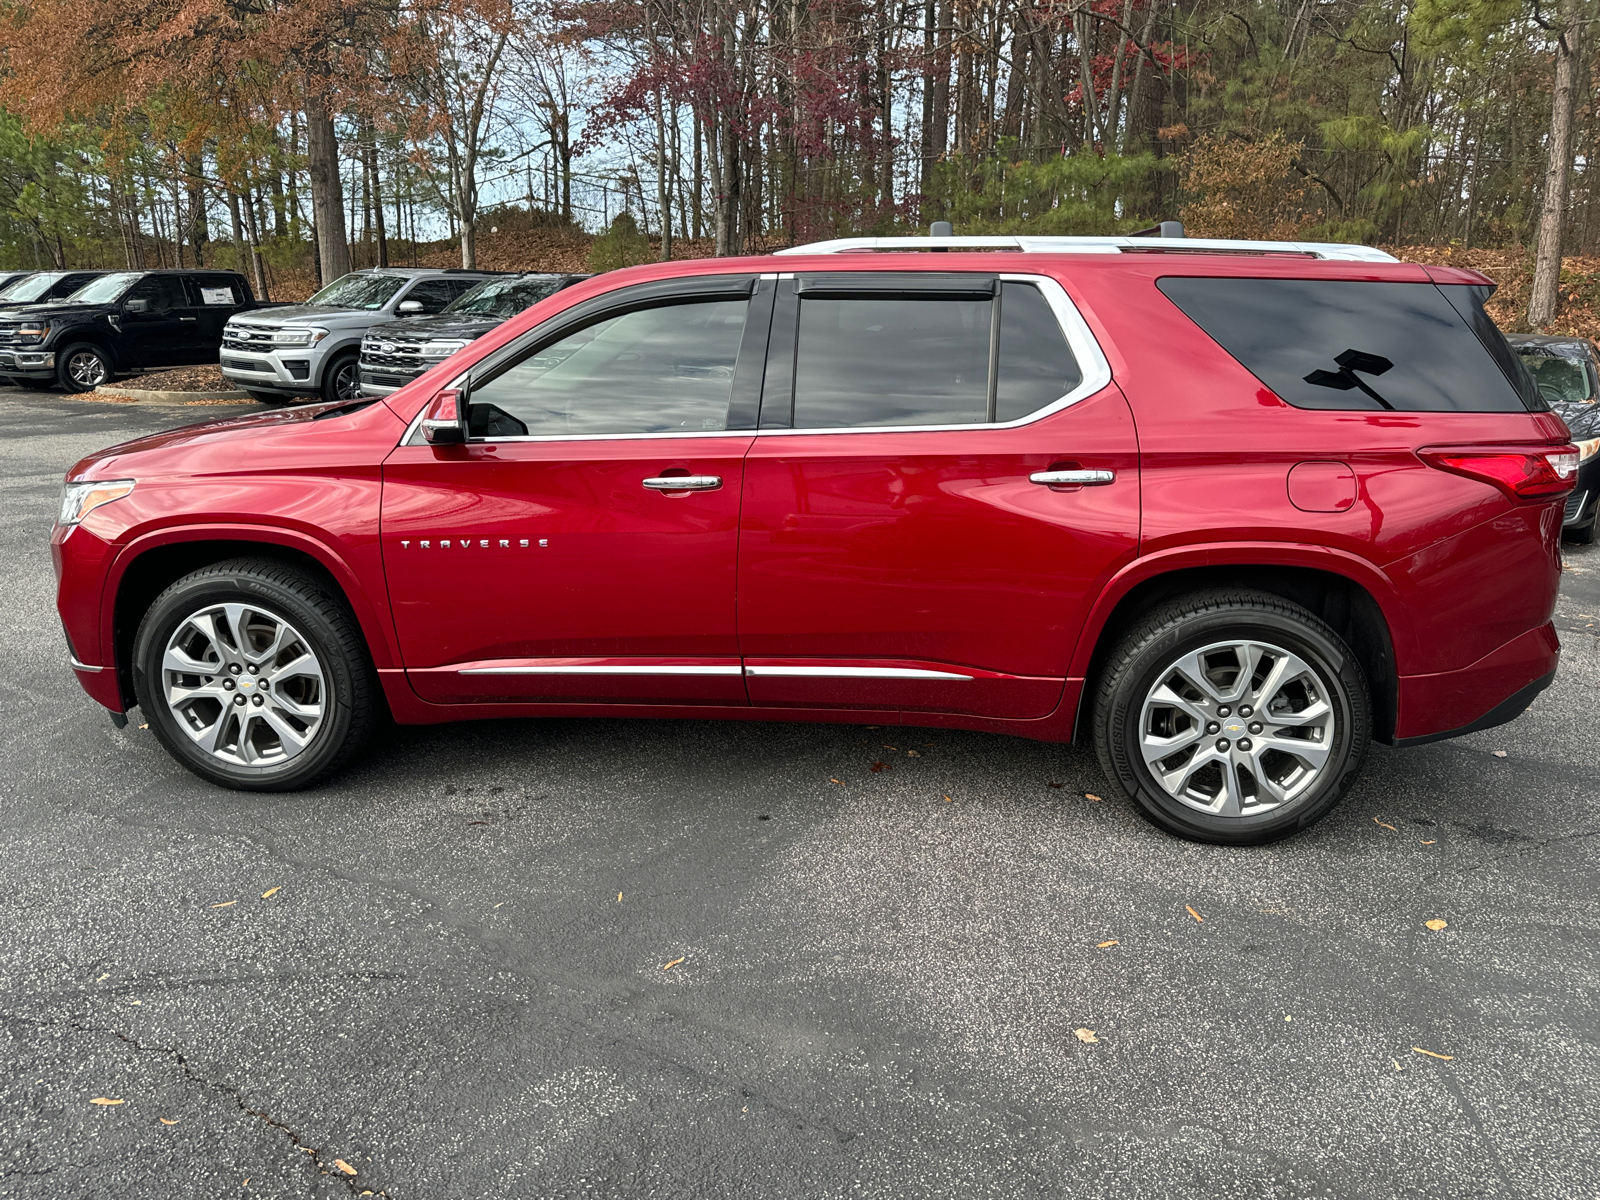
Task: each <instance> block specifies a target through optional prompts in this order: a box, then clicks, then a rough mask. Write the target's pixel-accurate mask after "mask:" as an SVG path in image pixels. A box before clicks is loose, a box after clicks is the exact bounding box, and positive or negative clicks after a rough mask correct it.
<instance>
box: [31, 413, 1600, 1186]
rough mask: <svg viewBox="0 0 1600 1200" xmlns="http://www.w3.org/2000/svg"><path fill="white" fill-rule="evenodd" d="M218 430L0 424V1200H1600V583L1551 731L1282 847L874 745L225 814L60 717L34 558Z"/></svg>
mask: <svg viewBox="0 0 1600 1200" xmlns="http://www.w3.org/2000/svg"><path fill="white" fill-rule="evenodd" d="M233 411H238V410H231V409H223V410H206V409H175V408H161V409H148V408H144V407H142V406H129V405H110V404H102V403H93V402H87V401H83V400H79V399H76V398H70V397H64V396H59V395H49V396H44V395H39V394H32V393H20V392H15V391H12V390H9V389H5V390H0V495H3V503H0V589H3V594H4V597H5V604H4V612H5V615H6V630H5V634H4V637H3V638H0V710H3V711H0V716H3V729H4V733H3V735H0V1196H5V1197H11V1196H26V1197H62V1198H67V1197H72V1198H76V1197H117V1198H127V1197H142V1196H159V1197H224V1196H234V1195H238V1196H246V1197H248V1196H268V1197H300V1196H312V1197H340V1196H348V1195H364V1194H368V1193H369V1192H370V1193H371V1194H374V1195H387V1196H391V1197H396V1198H406V1200H412V1198H416V1200H452V1198H458V1197H460V1198H465V1197H536V1196H537V1197H545V1196H549V1197H556V1196H562V1197H564V1196H651V1197H658V1196H659V1197H752V1198H757V1197H759V1198H768V1197H786V1196H794V1197H822V1196H828V1197H834V1196H862V1197H927V1196H941V1197H942V1196H949V1197H962V1198H973V1197H987V1196H995V1197H1019V1196H1072V1197H1118V1198H1127V1197H1145V1196H1149V1197H1157V1196H1159V1197H1173V1196H1206V1197H1251V1198H1255V1197H1262V1198H1266V1197H1273V1198H1277V1197H1295V1198H1298V1197H1312V1196H1318V1197H1320V1196H1338V1197H1375V1198H1376V1197H1393V1196H1440V1197H1452V1198H1456V1197H1471V1196H1495V1197H1529V1198H1534V1197H1538V1198H1547V1197H1551V1198H1553V1197H1594V1196H1596V1195H1600V1182H1597V1181H1600V1012H1597V1003H1600V990H1597V985H1600V950H1597V947H1600V939H1597V936H1596V932H1597V927H1600V903H1597V901H1596V898H1595V897H1596V892H1597V890H1600V868H1597V865H1596V862H1597V854H1596V851H1597V848H1600V814H1597V813H1596V811H1595V810H1596V798H1597V795H1600V783H1597V770H1596V757H1597V756H1596V753H1595V742H1596V732H1595V731H1596V718H1595V714H1596V711H1597V701H1600V670H1597V666H1600V657H1597V650H1596V646H1597V634H1600V553H1597V552H1595V551H1593V550H1590V549H1588V548H1576V547H1569V559H1568V560H1569V566H1570V571H1569V573H1568V575H1567V577H1566V583H1565V586H1564V589H1563V596H1562V600H1561V604H1560V608H1559V610H1558V616H1557V621H1558V625H1559V626H1560V628H1561V631H1562V641H1563V645H1564V656H1563V663H1562V668H1561V672H1560V674H1559V676H1558V678H1557V682H1556V684H1555V686H1554V687H1553V688H1551V689H1550V690H1549V691H1547V692H1546V693H1545V694H1544V695H1543V696H1542V697H1541V698H1540V699H1539V700H1538V701H1537V702H1536V703H1535V705H1534V707H1533V708H1532V710H1530V711H1529V712H1528V713H1527V714H1526V715H1524V716H1523V717H1522V718H1521V719H1520V720H1518V721H1517V722H1515V723H1514V724H1512V725H1510V726H1506V727H1503V728H1501V729H1497V730H1490V731H1486V732H1483V733H1479V734H1475V735H1472V736H1469V737H1466V738H1463V739H1460V740H1458V741H1453V742H1445V743H1438V744H1434V745H1430V746H1426V747H1422V748H1418V749H1413V750H1407V751H1392V750H1388V749H1384V748H1382V747H1374V748H1373V750H1372V752H1371V755H1370V757H1369V760H1368V769H1367V772H1366V774H1365V776H1364V778H1363V780H1362V782H1361V783H1360V784H1359V785H1358V787H1357V789H1356V790H1355V792H1354V793H1353V794H1352V795H1351V796H1350V797H1349V798H1348V799H1347V800H1346V801H1345V803H1344V804H1343V806H1342V807H1341V808H1340V809H1339V810H1338V811H1336V812H1335V814H1334V815H1333V816H1331V817H1330V818H1329V819H1327V820H1326V821H1324V822H1323V823H1322V824H1321V825H1320V826H1318V827H1317V828H1316V829H1314V830H1313V831H1311V832H1310V833H1308V834H1304V835H1301V836H1299V837H1296V838H1294V839H1291V840H1289V841H1287V842H1284V843H1280V844H1278V845H1276V846H1271V847H1267V848H1264V849H1253V850H1225V849H1216V848H1211V847H1200V846H1194V845H1189V844H1186V843H1183V842H1178V841H1174V840H1172V839H1171V838H1168V837H1166V836H1164V835H1162V834H1161V833H1159V832H1157V831H1156V830H1155V829H1154V828H1153V827H1152V826H1150V825H1148V824H1146V823H1145V822H1144V821H1142V820H1140V819H1139V818H1138V817H1137V816H1136V815H1135V814H1134V813H1133V812H1132V811H1131V810H1129V809H1128V808H1125V807H1123V806H1121V805H1119V804H1117V803H1114V802H1112V801H1110V800H1104V801H1101V800H1098V799H1096V798H1094V797H1096V796H1098V795H1100V794H1102V793H1104V792H1105V791H1106V788H1105V785H1104V783H1103V781H1102V779H1101V776H1100V773H1099V770H1098V767H1097V766H1096V765H1095V762H1094V759H1093V755H1092V753H1091V752H1089V751H1088V750H1086V749H1084V748H1079V747H1057V746H1048V745H1040V744H1035V743H1031V742H1024V741H1018V740H1013V739H1008V738H1003V737H999V736H992V735H985V734H976V733H953V732H947V731H932V730H927V731H924V730H913V729H904V728H900V729H894V730H887V729H869V728H864V727H861V726H814V725H798V724H797V725H753V724H752V725H739V724H714V723H669V722H647V721H590V722H576V721H550V722H543V723H532V722H527V723H517V722H497V723H486V724H476V725H459V726H446V727H436V728H427V729H420V730H418V729H413V730H404V731H400V732H398V733H395V734H392V735H388V736H386V737H385V739H384V740H383V742H382V743H381V744H380V745H379V746H378V747H377V749H376V751H375V752H374V753H373V754H372V755H371V756H370V757H369V758H367V759H366V760H365V761H364V762H363V763H362V764H360V765H359V766H357V767H356V768H355V769H353V770H351V771H349V772H347V773H346V774H345V775H343V776H342V777H340V778H338V779H337V780H335V781H334V782H333V783H331V784H329V785H326V786H324V787H321V788H318V789H316V790H313V791H309V792H304V793H299V794H295V795H290V796H262V795H248V794H242V793H235V792H228V791H223V790H220V789H217V788H213V787H211V786H209V785H207V784H204V783H202V782H201V781H199V780H198V779H196V778H195V777H193V776H191V775H189V774H188V773H187V772H186V771H184V770H182V769H181V768H180V767H178V766H177V765H176V764H175V763H174V762H173V761H172V760H171V759H169V758H168V757H167V756H166V754H165V753H164V752H163V751H162V750H161V748H160V747H159V745H158V744H157V743H156V742H155V739H154V738H153V737H152V736H151V735H150V733H149V731H148V730H142V729H140V728H138V721H137V718H136V719H135V721H134V722H133V723H132V724H130V726H129V727H128V728H127V729H125V730H121V731H118V730H116V729H114V728H113V727H112V726H111V723H110V722H109V721H108V720H107V719H106V717H105V714H104V712H103V711H102V710H101V709H100V708H99V707H98V706H97V705H95V704H94V703H93V702H91V701H90V700H89V699H88V698H87V697H86V696H84V695H83V693H82V692H81V690H80V689H79V688H78V686H77V683H76V682H75V680H74V679H73V677H72V674H71V672H70V671H69V670H68V669H67V665H66V651H65V648H64V646H63V643H62V639H61V633H60V627H59V623H58V621H57V618H56V615H55V611H54V582H53V578H52V574H51V568H50V557H49V548H48V544H47V543H48V531H49V527H50V523H51V519H52V517H53V515H54V510H55V507H56V503H57V496H58V490H59V485H60V479H61V475H62V472H63V471H64V470H65V468H66V467H67V466H68V465H70V464H71V463H72V462H74V461H75V460H76V459H77V458H79V457H80V456H82V455H83V454H85V453H88V452H90V451H92V450H95V449H97V448H99V447H101V446H104V445H107V444H110V443H113V442H116V441H120V440H123V439H126V438H128V437H131V436H134V435H136V434H138V433H142V432H146V431H150V430H154V429H157V428H163V427H166V426H169V425H173V424H178V423H182V422H187V421H189V420H193V419H196V418H204V417H207V416H210V415H214V413H215V412H233ZM912 751H915V752H916V753H915V754H914V755H913V754H912V753H911V752H912ZM1496 751H1504V752H1505V753H1504V757H1497V756H1496V754H1495V752H1496ZM878 763H881V764H884V765H883V766H882V767H880V768H879V769H878V770H873V766H874V764H878ZM832 779H837V780H841V781H843V786H840V785H839V784H836V783H833V782H830V780H832ZM1086 794H1087V795H1086ZM946 797H950V800H949V801H948V802H947V801H946ZM1191 910H1192V913H1191ZM1200 918H1203V920H1202V919H1200ZM1430 920H1442V921H1445V922H1446V923H1447V925H1446V927H1445V928H1443V929H1439V930H1432V929H1429V928H1428V927H1427V925H1426V924H1425V923H1426V922H1428V921H1430ZM674 962H676V965H674V966H672V967H671V969H664V967H666V966H667V965H668V964H673V963H674ZM1423 1051H1426V1052H1429V1053H1423ZM96 1099H105V1100H117V1101H120V1103H117V1104H96V1103H94V1101H95V1100H96Z"/></svg>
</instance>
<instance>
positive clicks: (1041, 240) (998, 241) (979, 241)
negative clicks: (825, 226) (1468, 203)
mask: <svg viewBox="0 0 1600 1200" xmlns="http://www.w3.org/2000/svg"><path fill="white" fill-rule="evenodd" d="M881 250H1020V251H1022V252H1023V253H1024V254H1151V253H1156V254H1261V255H1280V254H1292V255H1295V256H1297V257H1300V258H1328V259H1344V260H1346V261H1353V262H1398V261H1399V260H1398V259H1397V258H1395V256H1394V255H1392V254H1389V253H1388V252H1386V251H1383V250H1377V249H1374V248H1373V247H1371V246H1356V245H1351V244H1346V243H1341V242H1252V241H1246V240H1244V239H1235V238H1159V237H1034V236H1032V235H1027V236H1011V235H1009V234H1005V235H996V236H988V237H853V238H835V239H834V240H833V241H829V242H812V243H810V244H809V245H805V246H790V247H789V248H788V249H785V250H777V251H774V253H776V254H847V253H850V252H852V251H881Z"/></svg>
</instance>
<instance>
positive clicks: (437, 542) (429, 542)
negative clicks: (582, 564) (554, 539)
mask: <svg viewBox="0 0 1600 1200" xmlns="http://www.w3.org/2000/svg"><path fill="white" fill-rule="evenodd" d="M531 540H532V539H530V538H477V539H473V538H422V539H417V538H401V539H400V549H402V550H409V549H411V544H412V542H416V544H417V548H418V549H419V550H432V549H434V548H435V547H437V548H438V549H440V550H471V549H472V548H473V547H474V546H476V547H477V548H478V549H479V550H492V549H495V548H498V549H501V550H510V549H512V544H513V542H514V543H515V548H516V549H518V550H526V549H528V546H529V543H530V541H531ZM539 545H540V546H548V545H550V539H549V538H540V539H539Z"/></svg>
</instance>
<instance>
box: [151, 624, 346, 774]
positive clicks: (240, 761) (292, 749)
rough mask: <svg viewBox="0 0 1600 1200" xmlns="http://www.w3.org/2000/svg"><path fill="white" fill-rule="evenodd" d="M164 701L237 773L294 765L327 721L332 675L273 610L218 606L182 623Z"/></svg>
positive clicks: (170, 647) (168, 662)
mask: <svg viewBox="0 0 1600 1200" xmlns="http://www.w3.org/2000/svg"><path fill="white" fill-rule="evenodd" d="M161 695H162V697H163V699H165V701H166V704H167V707H168V709H169V710H170V711H171V713H172V716H173V718H174V719H175V720H176V722H177V725H178V728H179V729H181V730H182V731H183V732H184V733H185V734H187V735H188V737H189V738H190V739H191V740H192V741H193V742H194V744H195V746H196V747H198V748H199V749H200V750H201V751H203V752H204V753H206V754H208V755H210V756H212V757H213V758H216V759H219V760H221V761H222V762H226V763H230V764H233V765H234V766H245V767H264V766H273V765H276V764H279V763H284V762H287V761H288V760H289V759H292V758H294V757H296V756H297V755H299V754H300V753H301V752H302V751H304V750H305V749H306V747H307V746H309V745H310V744H311V742H312V741H313V739H315V737H316V736H317V732H318V730H319V729H321V727H322V724H323V720H324V717H325V716H326V715H327V703H328V700H327V697H328V682H327V672H326V671H325V670H324V667H323V664H322V663H321V662H320V661H319V659H318V658H317V655H316V652H315V651H314V650H313V649H312V647H311V643H310V642H309V641H308V640H307V639H306V638H305V637H304V636H303V635H302V634H301V633H300V631H299V630H298V629H296V628H295V627H294V626H293V625H291V624H290V623H289V622H288V621H286V620H284V619H283V617H281V616H279V615H278V614H277V613H275V612H272V611H271V610H270V609H266V608H262V607H259V606H256V605H250V604H213V605H209V606H207V607H205V608H202V609H199V610H198V611H196V612H194V613H191V614H190V615H189V616H187V617H185V618H184V619H183V620H182V621H180V622H179V623H178V626H177V628H176V629H175V630H174V631H173V633H172V636H171V637H170V638H169V639H168V640H167V646H166V650H165V651H164V653H163V654H162V658H161Z"/></svg>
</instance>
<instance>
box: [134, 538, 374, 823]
mask: <svg viewBox="0 0 1600 1200" xmlns="http://www.w3.org/2000/svg"><path fill="white" fill-rule="evenodd" d="M133 682H134V690H135V692H136V693H137V695H138V698H139V706H140V708H142V709H143V710H144V713H145V718H146V720H147V721H148V722H149V724H150V728H151V729H152V730H153V731H154V732H155V735H156V736H157V737H158V738H160V739H161V742H162V744H163V745H165V746H166V748H167V750H168V751H169V752H171V754H172V755H173V757H174V758H176V759H177V760H178V761H179V762H181V763H183V765H184V766H186V767H188V768H189V769H190V770H191V771H193V772H194V773H195V774H196V775H199V776H201V777H202V778H204V779H209V780H211V781H212V782H213V783H219V784H222V785H223V786H224V787H231V788H239V789H242V790H245V791H258V792H282V791H290V790H292V789H295V788H301V787H306V786H308V785H310V784H312V783H315V782H316V781H317V780H319V779H322V778H323V777H325V776H327V775H329V774H331V773H332V772H334V771H336V770H338V769H339V768H340V767H342V766H343V765H344V764H345V763H346V762H348V761H349V760H350V759H351V758H352V757H353V756H354V755H355V754H356V753H357V752H358V751H359V750H360V749H361V747H362V746H363V745H364V744H365V742H366V740H367V738H368V737H369V736H370V735H371V732H372V729H373V727H374V723H375V708H376V704H377V703H378V701H377V680H376V678H375V675H374V672H373V669H372V665H371V661H370V659H369V658H368V655H367V652H366V647H365V644H364V643H363V642H362V639H361V634H360V631H359V629H358V628H357V626H356V623H355V619H354V618H353V617H352V616H351V614H350V612H349V610H348V608H347V607H346V606H345V604H344V602H343V600H342V598H340V597H338V596H335V595H333V594H331V592H330V590H329V589H328V588H327V586H326V585H324V584H322V583H320V582H318V581H317V580H316V579H315V578H314V577H312V576H310V575H308V574H305V573H303V572H301V571H298V570H295V569H294V568H293V567H289V566H286V565H284V564H282V563H279V562H274V561H272V560H270V559H249V558H243V559H231V560H229V561H227V562H222V563H217V564H215V565H213V566H209V567H204V568H202V569H201V570H198V571H196V572H194V573H193V574H191V575H186V576H185V577H184V578H182V579H180V580H178V582H177V583H174V584H173V585H172V586H171V587H169V588H168V589H167V590H166V591H164V592H162V593H161V595H160V596H158V597H157V598H156V601H155V603H154V604H152V605H151V606H150V609H149V611H147V612H146V613H145V615H144V619H143V620H142V621H140V623H139V631H138V633H137V635H136V636H135V638H134V646H133Z"/></svg>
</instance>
